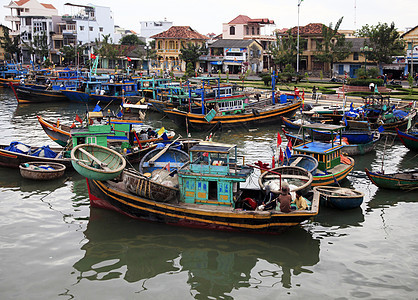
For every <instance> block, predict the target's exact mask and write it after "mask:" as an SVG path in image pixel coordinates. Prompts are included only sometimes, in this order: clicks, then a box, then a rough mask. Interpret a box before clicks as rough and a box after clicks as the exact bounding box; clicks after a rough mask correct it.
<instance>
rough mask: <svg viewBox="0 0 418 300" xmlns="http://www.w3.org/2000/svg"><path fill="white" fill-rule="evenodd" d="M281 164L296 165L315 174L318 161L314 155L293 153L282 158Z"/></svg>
mask: <svg viewBox="0 0 418 300" xmlns="http://www.w3.org/2000/svg"><path fill="white" fill-rule="evenodd" d="M283 164H284V165H285V166H291V167H293V166H296V167H300V168H303V169H305V170H306V171H308V172H309V173H312V174H315V173H316V169H317V168H318V161H317V160H316V158H315V157H312V156H310V155H304V154H294V155H292V156H291V157H289V158H287V157H285V158H284V161H283Z"/></svg>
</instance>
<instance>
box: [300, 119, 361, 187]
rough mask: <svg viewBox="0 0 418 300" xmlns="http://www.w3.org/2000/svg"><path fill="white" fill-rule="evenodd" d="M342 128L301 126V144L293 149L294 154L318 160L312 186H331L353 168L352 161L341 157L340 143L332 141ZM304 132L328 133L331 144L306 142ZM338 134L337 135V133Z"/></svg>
mask: <svg viewBox="0 0 418 300" xmlns="http://www.w3.org/2000/svg"><path fill="white" fill-rule="evenodd" d="M343 128H344V126H339V125H326V124H321V123H317V124H306V125H303V126H302V142H301V144H299V145H297V146H294V147H293V153H294V154H305V155H310V156H313V157H315V158H316V159H317V160H318V169H317V170H316V172H315V174H313V181H312V186H318V185H333V184H336V183H338V182H340V181H341V180H343V179H345V178H346V177H347V175H348V174H349V173H350V172H351V171H352V170H353V168H354V159H353V158H351V157H349V156H344V155H342V153H341V151H342V148H343V145H342V144H341V141H339V142H337V141H334V136H337V135H340V136H341V131H342V130H343ZM306 130H311V131H312V130H319V131H330V132H331V142H329V143H326V142H323V141H316V140H314V139H312V140H307V141H306V139H307V136H306V134H305V131H306ZM337 132H339V133H337Z"/></svg>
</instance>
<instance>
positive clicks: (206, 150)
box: [179, 142, 252, 206]
mask: <svg viewBox="0 0 418 300" xmlns="http://www.w3.org/2000/svg"><path fill="white" fill-rule="evenodd" d="M251 171H252V169H249V168H245V167H243V166H238V165H237V146H235V145H228V144H221V143H213V142H201V143H200V144H198V145H196V146H194V147H192V148H191V149H190V164H189V167H188V168H187V169H183V170H180V171H179V183H180V198H181V201H183V202H186V203H196V204H212V205H222V206H233V205H234V200H235V199H236V197H237V192H238V184H239V182H244V181H246V179H247V178H248V176H249V175H250V174H251Z"/></svg>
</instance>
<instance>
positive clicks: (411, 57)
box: [401, 25, 418, 74]
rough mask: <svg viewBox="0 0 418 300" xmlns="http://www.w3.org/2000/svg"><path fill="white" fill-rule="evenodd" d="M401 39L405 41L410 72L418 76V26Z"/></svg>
mask: <svg viewBox="0 0 418 300" xmlns="http://www.w3.org/2000/svg"><path fill="white" fill-rule="evenodd" d="M401 38H403V39H404V41H405V46H406V49H405V50H406V63H407V64H408V71H409V72H410V73H411V74H416V73H418V25H417V26H415V27H413V28H411V29H410V30H408V31H407V32H405V33H404V34H402V35H401ZM412 68H413V69H412ZM411 70H412V71H411Z"/></svg>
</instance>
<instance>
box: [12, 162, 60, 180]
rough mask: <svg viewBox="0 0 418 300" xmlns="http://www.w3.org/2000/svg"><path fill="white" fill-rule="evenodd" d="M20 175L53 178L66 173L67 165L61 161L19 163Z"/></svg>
mask: <svg viewBox="0 0 418 300" xmlns="http://www.w3.org/2000/svg"><path fill="white" fill-rule="evenodd" d="M19 169H20V175H22V177H23V178H27V179H32V180H53V179H58V178H60V177H62V176H63V175H64V172H65V169H66V167H65V166H64V165H63V164H59V163H44V162H27V163H22V164H20V165H19Z"/></svg>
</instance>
